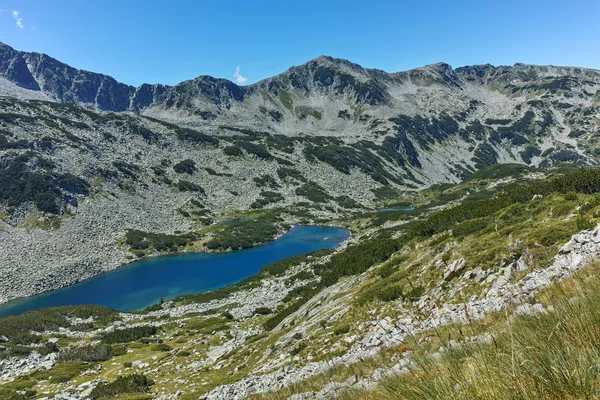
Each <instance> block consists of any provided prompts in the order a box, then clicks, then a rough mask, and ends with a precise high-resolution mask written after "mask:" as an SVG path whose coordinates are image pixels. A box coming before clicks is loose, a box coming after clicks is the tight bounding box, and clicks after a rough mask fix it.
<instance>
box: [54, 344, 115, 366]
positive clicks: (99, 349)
mask: <svg viewBox="0 0 600 400" xmlns="http://www.w3.org/2000/svg"><path fill="white" fill-rule="evenodd" d="M112 356H113V349H112V347H111V346H109V345H107V344H98V345H88V346H81V347H71V348H64V349H62V350H61V351H60V354H59V355H58V360H59V361H87V362H89V361H106V360H110V358H111V357H112Z"/></svg>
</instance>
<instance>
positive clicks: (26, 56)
mask: <svg viewBox="0 0 600 400" xmlns="http://www.w3.org/2000/svg"><path fill="white" fill-rule="evenodd" d="M331 65H334V66H336V67H337V69H338V71H335V72H339V73H340V74H341V78H338V79H348V75H352V74H349V72H350V73H353V74H354V78H356V77H360V78H362V79H363V80H365V79H366V80H369V79H371V80H374V82H370V83H369V82H367V85H369V84H371V85H373V86H366V87H359V90H363V91H369V90H376V91H380V92H383V91H384V90H385V88H382V87H381V85H378V84H380V82H378V81H379V80H380V81H382V82H383V83H385V82H386V81H390V80H394V79H396V80H400V81H406V80H410V81H413V82H417V83H426V82H428V78H429V79H431V78H433V79H435V77H432V76H429V77H428V76H427V74H438V75H439V76H438V77H439V78H442V81H446V82H448V83H450V84H452V85H455V86H457V87H460V83H459V81H460V76H461V75H465V76H471V77H476V78H479V79H482V78H484V77H486V75H487V76H488V77H489V76H494V75H508V76H509V77H510V78H512V79H522V80H523V79H526V77H527V74H526V73H527V72H529V73H535V74H536V75H539V74H540V73H541V74H542V76H554V75H556V76H564V75H566V76H572V75H584V76H592V75H595V76H596V78H599V77H600V71H598V70H595V69H590V68H581V67H562V66H561V67H557V66H553V65H531V64H523V63H515V64H514V65H512V66H505V65H502V66H497V67H496V66H492V65H491V64H480V65H466V66H461V67H457V68H455V69H453V68H452V67H451V66H450V65H449V64H447V63H444V62H438V63H433V64H428V65H425V66H422V67H417V68H413V69H410V70H407V71H398V72H386V71H383V70H380V69H376V68H364V67H362V66H360V65H359V64H356V63H353V62H351V61H348V60H345V59H341V58H334V57H331V56H326V55H321V56H318V57H316V58H314V59H312V60H309V61H307V62H306V63H304V64H301V65H298V66H292V67H290V68H288V69H287V70H286V71H283V72H281V73H279V74H277V75H274V76H272V77H268V78H265V79H262V80H260V81H258V82H256V83H253V84H250V85H244V86H240V85H237V84H236V83H234V82H232V81H231V80H229V79H225V78H215V77H212V76H209V75H199V76H197V77H196V78H193V79H188V80H184V81H181V82H179V83H177V84H175V85H165V84H161V83H155V84H149V83H143V84H141V85H139V86H137V87H136V86H133V85H128V84H125V83H122V82H119V81H117V80H116V79H114V78H113V77H111V76H109V75H106V74H102V73H97V72H91V71H87V70H82V69H77V68H74V67H71V66H70V65H68V64H65V63H63V62H61V61H59V60H57V59H55V58H53V57H51V56H49V55H47V54H44V53H38V52H24V51H19V50H15V49H14V48H12V47H11V46H9V45H7V44H5V43H1V42H0V76H2V77H4V78H5V79H7V80H8V81H10V82H12V83H15V84H17V85H18V86H20V87H22V88H24V89H26V90H32V91H39V92H41V93H44V94H45V95H47V96H49V97H50V98H52V99H53V100H54V101H59V102H70V103H75V104H78V105H83V106H87V107H92V108H95V109H99V110H103V111H117V112H122V111H132V112H142V111H143V110H145V109H146V108H148V107H151V106H165V107H166V108H170V107H174V106H175V107H176V108H177V106H178V103H177V101H175V100H173V93H170V92H174V93H175V94H176V93H178V92H181V91H184V92H185V91H187V90H190V88H193V89H195V90H196V91H197V92H199V93H201V94H203V95H205V96H206V97H207V99H208V100H210V102H212V103H213V104H217V105H222V104H223V105H225V106H226V107H227V105H228V101H231V100H234V101H238V102H241V101H243V100H244V98H245V97H246V96H248V95H251V94H253V93H254V92H256V91H258V90H260V89H265V88H266V89H267V90H269V89H272V84H273V82H280V81H284V82H286V81H287V82H288V83H290V84H291V86H292V87H293V88H295V89H297V90H301V89H306V87H305V85H303V82H301V81H299V80H298V74H303V77H304V78H306V77H307V75H310V73H313V78H314V79H316V80H317V82H318V83H320V84H321V85H322V86H331V85H334V84H335V83H336V82H335V78H336V76H335V75H332V73H331V72H332V71H331V69H328V68H326V67H328V66H331ZM51 71H52V72H51ZM532 71H533V72H532ZM549 72H550V74H548V73H549ZM315 73H317V74H318V75H317V76H315V75H314V74H315ZM361 83H365V82H361ZM340 84H341V85H342V86H344V85H348V82H341V83H340ZM376 95H377V97H376V98H373V97H369V96H366V97H363V98H359V100H362V101H364V102H369V103H371V105H375V104H379V103H381V102H385V100H386V96H385V94H384V93H378V94H376Z"/></svg>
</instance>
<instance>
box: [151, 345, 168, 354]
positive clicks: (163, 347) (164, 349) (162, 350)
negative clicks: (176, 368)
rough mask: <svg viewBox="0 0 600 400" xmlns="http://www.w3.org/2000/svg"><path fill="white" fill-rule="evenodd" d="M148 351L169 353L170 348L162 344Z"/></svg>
mask: <svg viewBox="0 0 600 400" xmlns="http://www.w3.org/2000/svg"><path fill="white" fill-rule="evenodd" d="M150 350H152V351H161V352H164V351H171V347H170V346H169V345H166V344H164V343H157V344H155V345H153V346H152V347H150Z"/></svg>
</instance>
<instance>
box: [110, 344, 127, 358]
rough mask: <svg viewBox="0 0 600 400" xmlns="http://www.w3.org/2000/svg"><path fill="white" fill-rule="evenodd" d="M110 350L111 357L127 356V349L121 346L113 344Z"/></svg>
mask: <svg viewBox="0 0 600 400" xmlns="http://www.w3.org/2000/svg"><path fill="white" fill-rule="evenodd" d="M111 350H112V355H113V357H118V356H122V355H124V354H127V348H126V347H125V346H123V345H121V344H113V345H112V348H111Z"/></svg>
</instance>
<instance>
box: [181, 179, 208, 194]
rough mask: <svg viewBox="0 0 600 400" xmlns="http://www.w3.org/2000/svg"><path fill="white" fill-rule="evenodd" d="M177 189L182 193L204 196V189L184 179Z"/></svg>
mask: <svg viewBox="0 0 600 400" xmlns="http://www.w3.org/2000/svg"><path fill="white" fill-rule="evenodd" d="M177 188H178V189H179V190H181V191H182V192H196V193H200V194H204V189H203V188H202V186H200V185H196V184H195V183H193V182H189V181H186V180H183V179H180V180H179V182H178V183H177Z"/></svg>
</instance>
